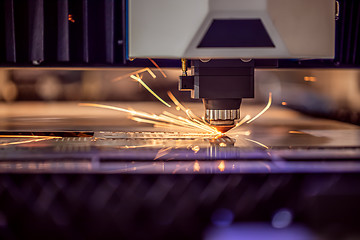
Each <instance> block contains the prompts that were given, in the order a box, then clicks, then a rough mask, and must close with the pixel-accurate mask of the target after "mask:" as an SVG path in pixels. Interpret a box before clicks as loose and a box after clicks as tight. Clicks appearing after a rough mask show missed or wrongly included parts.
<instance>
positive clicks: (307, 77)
mask: <svg viewBox="0 0 360 240" xmlns="http://www.w3.org/2000/svg"><path fill="white" fill-rule="evenodd" d="M316 80H317V79H316V77H311V76H305V77H304V81H305V82H316Z"/></svg>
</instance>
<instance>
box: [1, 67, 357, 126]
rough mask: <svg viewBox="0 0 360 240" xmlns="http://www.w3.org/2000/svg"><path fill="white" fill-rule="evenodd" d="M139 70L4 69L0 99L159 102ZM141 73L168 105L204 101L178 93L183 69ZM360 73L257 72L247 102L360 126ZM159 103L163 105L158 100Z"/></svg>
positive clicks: (313, 71) (295, 70)
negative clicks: (137, 76)
mask: <svg viewBox="0 0 360 240" xmlns="http://www.w3.org/2000/svg"><path fill="white" fill-rule="evenodd" d="M136 70H139V68H123V69H121V68H118V69H116V70H115V69H111V68H109V69H91V70H56V69H46V68H43V69H41V70H39V69H16V70H15V69H2V70H0V86H1V88H0V101H2V102H3V103H19V102H20V103H21V102H24V101H36V102H39V101H41V102H45V103H54V102H69V101H72V102H74V101H75V102H83V101H93V102H107V101H122V102H129V104H130V102H134V101H138V102H140V101H157V100H156V99H155V97H154V96H153V95H151V94H150V93H149V92H148V91H147V90H146V89H145V88H144V87H142V86H141V84H140V83H138V82H137V81H135V80H133V79H132V78H130V75H131V73H133V72H134V71H136ZM152 71H153V72H154V73H155V74H156V78H153V77H152V76H151V75H150V74H149V73H148V72H143V73H142V75H141V76H142V79H143V80H144V82H145V83H146V84H147V85H148V86H149V87H150V88H151V89H152V90H154V91H155V92H156V93H157V94H158V95H159V96H160V97H162V98H163V99H164V100H165V101H170V99H169V98H168V96H167V91H171V92H172V93H173V94H175V96H176V97H177V98H178V99H179V100H180V101H183V102H199V101H198V100H193V99H191V98H190V93H189V92H180V91H178V77H179V76H180V75H181V70H180V69H178V68H165V69H162V71H163V72H164V75H165V76H166V77H165V76H164V75H163V74H162V73H161V72H160V71H159V70H158V69H157V68H153V69H152ZM359 83H360V71H359V70H358V69H271V70H267V69H257V70H256V71H255V89H256V92H255V99H249V100H247V99H245V100H244V102H245V104H253V103H262V102H266V101H267V99H268V94H269V92H272V93H273V100H274V101H273V104H275V105H279V106H284V107H287V108H291V109H295V110H297V111H300V112H303V113H306V114H310V115H313V116H320V117H326V118H331V119H337V120H340V121H345V122H351V123H354V124H359V119H360V94H359V91H360V84H359ZM159 104H161V103H160V102H159Z"/></svg>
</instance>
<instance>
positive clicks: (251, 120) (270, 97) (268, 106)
mask: <svg viewBox="0 0 360 240" xmlns="http://www.w3.org/2000/svg"><path fill="white" fill-rule="evenodd" d="M271 102H272V94H271V92H270V93H269V101H268V103H267V105H266V106H265V107H264V109H263V110H262V111H261V112H259V113H258V114H257V115H256V116H255V117H253V118H252V119H250V120H249V121H247V122H246V123H251V122H253V121H254V120H256V119H257V118H258V117H260V116H261V115H263V114H264V113H265V112H266V111H267V110H268V109H269V108H270V106H271Z"/></svg>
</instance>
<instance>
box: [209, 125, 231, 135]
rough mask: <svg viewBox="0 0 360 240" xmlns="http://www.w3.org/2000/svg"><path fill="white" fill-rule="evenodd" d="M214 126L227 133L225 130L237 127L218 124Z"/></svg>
mask: <svg viewBox="0 0 360 240" xmlns="http://www.w3.org/2000/svg"><path fill="white" fill-rule="evenodd" d="M214 127H215V128H216V130H218V131H219V132H222V133H225V132H227V131H229V130H230V129H232V128H233V127H235V125H218V126H214Z"/></svg>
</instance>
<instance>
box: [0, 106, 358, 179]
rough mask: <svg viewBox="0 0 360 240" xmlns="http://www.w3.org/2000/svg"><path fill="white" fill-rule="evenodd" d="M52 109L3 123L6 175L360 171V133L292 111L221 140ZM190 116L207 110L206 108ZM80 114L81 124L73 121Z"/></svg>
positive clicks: (0, 164)
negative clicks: (34, 173)
mask: <svg viewBox="0 0 360 240" xmlns="http://www.w3.org/2000/svg"><path fill="white" fill-rule="evenodd" d="M113 105H114V104H113ZM117 106H119V104H117ZM48 107H49V106H46V105H44V104H43V105H42V106H36V105H33V108H29V109H28V110H27V112H24V111H23V112H22V113H23V115H22V116H19V113H21V112H19V109H26V106H21V105H16V106H13V109H10V108H8V109H5V110H7V111H8V116H7V118H2V121H1V126H2V129H4V131H2V132H1V133H0V159H1V160H0V171H1V172H109V173H110V172H111V173H114V172H116V173H288V172H289V173H292V172H305V173H306V172H359V171H360V161H359V160H358V159H360V129H359V128H358V127H357V126H354V125H350V124H344V123H340V122H336V121H330V120H323V119H315V118H309V117H305V116H303V115H300V114H298V113H296V112H293V111H290V110H287V109H285V108H283V109H280V108H275V107H274V108H272V109H270V110H269V111H268V112H267V113H265V114H264V115H263V116H262V117H260V118H259V119H258V120H256V121H255V122H254V123H252V124H249V125H245V126H242V127H240V128H238V129H236V130H234V131H233V132H229V133H228V134H227V135H225V136H222V137H215V136H214V135H212V134H209V133H203V132H199V131H197V132H194V131H193V130H192V131H190V130H189V131H185V130H178V131H177V130H176V129H175V130H174V129H165V128H154V127H152V126H151V125H150V124H139V123H135V122H133V121H131V120H130V119H127V118H126V117H127V116H126V115H124V114H122V113H120V114H119V113H118V112H113V111H109V110H103V109H93V108H86V109H84V108H81V107H78V106H77V105H76V104H72V105H71V104H67V105H64V106H61V105H55V106H54V105H51V109H53V107H55V108H57V109H58V114H56V110H52V112H50V113H51V114H49V108H48ZM139 108H140V110H141V108H142V109H147V108H148V109H150V110H151V111H153V112H154V113H157V112H159V111H162V110H163V107H161V106H159V104H156V103H138V104H137V105H136V106H135V107H134V109H139ZM190 108H191V109H193V110H194V111H195V112H196V111H201V110H202V109H201V105H200V104H199V105H198V104H192V105H190ZM62 109H63V110H66V111H62ZM259 109H261V106H247V107H244V110H243V112H245V113H248V114H252V115H254V114H253V113H256V112H258V110H259ZM5 110H4V108H3V109H2V111H5ZM12 113H14V114H17V115H15V116H14V115H12ZM25 113H26V114H25ZM75 113H76V114H77V115H75ZM81 113H84V114H83V115H81V116H83V117H82V118H79V117H74V116H78V115H79V114H81ZM73 114H74V115H73ZM6 127H7V128H6ZM101 129H103V131H102V130H101ZM74 130H76V131H74ZM81 131H83V132H81Z"/></svg>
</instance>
